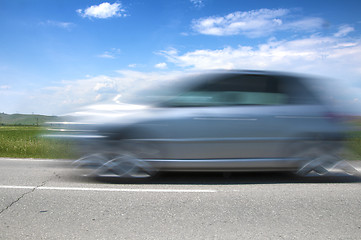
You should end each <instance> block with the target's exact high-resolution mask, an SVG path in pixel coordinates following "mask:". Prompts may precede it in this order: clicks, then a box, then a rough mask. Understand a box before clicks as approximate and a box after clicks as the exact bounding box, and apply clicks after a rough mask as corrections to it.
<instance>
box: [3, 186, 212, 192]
mask: <svg viewBox="0 0 361 240" xmlns="http://www.w3.org/2000/svg"><path fill="white" fill-rule="evenodd" d="M0 189H36V190H58V191H94V192H161V193H215V192H217V190H213V189H204V190H203V189H156V188H154V189H142V188H138V189H134V188H82V187H36V186H7V185H0Z"/></svg>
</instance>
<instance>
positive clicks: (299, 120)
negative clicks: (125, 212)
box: [77, 71, 346, 176]
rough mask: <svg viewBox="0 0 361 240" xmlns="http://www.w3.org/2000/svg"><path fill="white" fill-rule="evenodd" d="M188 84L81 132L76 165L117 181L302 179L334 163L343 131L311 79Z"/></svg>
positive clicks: (227, 75) (259, 77)
mask: <svg viewBox="0 0 361 240" xmlns="http://www.w3.org/2000/svg"><path fill="white" fill-rule="evenodd" d="M185 82H186V84H185V85H184V86H183V87H182V88H180V89H178V90H179V91H178V92H177V94H174V95H172V96H166V99H163V100H162V101H158V102H156V103H155V104H154V102H153V104H150V106H149V107H147V108H145V109H141V110H137V111H135V112H132V113H127V114H125V115H122V114H120V115H119V116H118V115H116V114H115V115H113V116H112V117H110V118H105V117H104V118H100V121H99V119H98V122H97V123H96V124H88V125H86V126H87V128H88V130H89V126H91V131H92V132H91V135H89V134H88V133H87V134H84V135H82V134H80V135H77V137H80V138H81V139H83V140H84V141H83V142H82V143H83V144H82V145H83V146H84V145H85V146H87V147H86V148H83V149H86V151H85V152H86V154H85V155H86V157H84V158H82V159H80V160H79V161H78V162H77V164H78V165H81V166H86V167H89V166H92V164H89V162H93V163H94V162H97V161H98V162H100V164H95V168H96V169H97V174H99V175H101V174H100V173H104V172H106V171H111V172H114V173H116V174H117V175H119V176H122V174H123V173H122V171H123V172H124V171H128V170H129V169H132V171H133V170H134V166H135V168H136V169H137V171H139V170H140V171H148V170H149V169H152V171H280V170H285V171H290V170H291V171H293V170H295V171H301V170H302V169H304V168H305V166H309V167H308V168H309V169H307V170H305V172H307V173H308V172H309V171H311V170H315V169H317V168H319V167H321V170H320V171H321V172H322V169H323V170H324V169H325V168H327V167H329V166H331V165H333V164H334V163H336V162H337V161H338V160H337V154H338V151H339V149H341V147H342V141H343V139H344V136H345V130H346V129H345V126H344V125H343V124H342V123H341V122H340V121H338V119H337V118H336V117H335V114H334V112H333V111H332V110H331V108H330V106H329V105H328V104H326V103H325V102H324V101H323V100H322V99H321V97H320V96H318V94H317V92H315V91H314V89H313V87H312V86H311V85H312V81H310V80H309V79H305V78H303V77H298V76H293V75H287V74H281V73H273V72H254V71H222V72H214V73H205V74H199V75H194V76H193V77H190V78H188V80H186V81H185ZM163 97H164V96H163ZM101 119H103V121H102V120H101ZM80 125H81V124H79V125H78V126H80ZM99 156H101V157H99ZM124 156H126V157H124ZM125 159H126V160H125ZM130 161H133V162H134V164H133V165H134V166H133V167H131V168H129V165H132V164H131V163H130ZM122 162H123V163H122ZM124 162H127V163H126V165H128V167H127V168H126V169H127V170H124V167H122V164H124ZM310 166H312V168H311V167H310ZM93 168H94V166H93ZM99 170H101V171H99ZM149 172H150V171H149ZM125 176H130V175H129V174H128V173H126V174H125Z"/></svg>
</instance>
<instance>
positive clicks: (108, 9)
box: [76, 2, 127, 18]
mask: <svg viewBox="0 0 361 240" xmlns="http://www.w3.org/2000/svg"><path fill="white" fill-rule="evenodd" d="M76 12H77V13H79V14H80V16H82V17H89V18H111V17H126V16H127V14H126V13H125V9H124V8H122V5H121V3H120V2H116V3H113V4H110V3H108V2H104V3H101V4H99V5H93V6H90V7H88V8H86V9H84V10H83V9H78V10H76Z"/></svg>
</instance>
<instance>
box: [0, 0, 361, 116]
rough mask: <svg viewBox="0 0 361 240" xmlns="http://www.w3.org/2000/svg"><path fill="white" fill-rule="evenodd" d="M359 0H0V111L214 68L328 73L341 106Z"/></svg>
mask: <svg viewBox="0 0 361 240" xmlns="http://www.w3.org/2000/svg"><path fill="white" fill-rule="evenodd" d="M360 5H361V2H360V1H356V0H354V1H352V0H346V1H335V0H328V1H308V0H303V1H296V0H280V1H277V0H274V1H268V0H263V1H256V0H255V1H239V0H223V1H220V0H172V1H170V0H152V1H151V0H122V1H98V0H77V1H65V0H0V31H1V37H0V112H6V113H40V114H63V113H66V112H71V111H72V110H73V109H76V108H77V107H79V106H83V105H87V104H94V103H97V102H104V101H109V102H112V101H116V99H118V100H119V96H120V95H121V94H122V93H124V92H127V91H130V90H131V89H135V88H138V87H139V86H143V85H150V84H151V85H156V84H157V81H160V80H162V79H167V78H171V77H174V76H177V75H180V74H182V73H183V72H186V71H194V70H204V69H215V68H217V69H218V68H224V69H257V70H281V71H291V72H298V73H311V74H317V75H321V76H326V77H332V78H333V79H336V80H337V81H338V83H339V84H341V85H343V86H345V89H342V90H340V91H342V92H343V93H344V98H343V99H342V100H341V101H343V104H346V105H350V106H355V107H356V108H357V107H358V108H359V105H360V103H361V34H360V29H361V16H360V14H359V12H360V9H361V6H360ZM346 86H347V88H346ZM359 109H361V108H359Z"/></svg>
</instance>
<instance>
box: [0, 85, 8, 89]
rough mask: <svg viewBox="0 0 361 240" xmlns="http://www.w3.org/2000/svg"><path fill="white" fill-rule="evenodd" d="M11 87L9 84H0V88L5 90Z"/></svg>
mask: <svg viewBox="0 0 361 240" xmlns="http://www.w3.org/2000/svg"><path fill="white" fill-rule="evenodd" d="M10 88H11V87H10V86H9V85H0V90H7V89H10Z"/></svg>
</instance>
